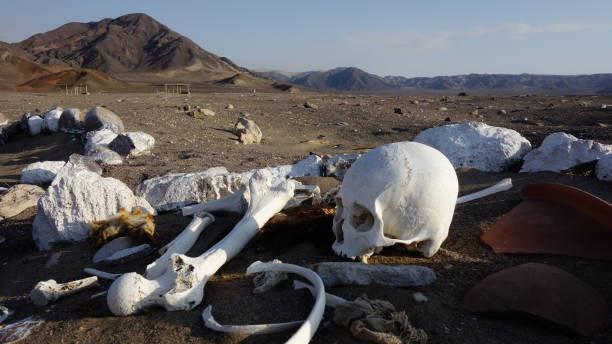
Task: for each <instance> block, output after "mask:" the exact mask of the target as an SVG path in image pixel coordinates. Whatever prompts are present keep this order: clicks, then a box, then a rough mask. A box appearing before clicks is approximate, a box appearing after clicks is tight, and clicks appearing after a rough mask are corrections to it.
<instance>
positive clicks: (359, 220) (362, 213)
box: [351, 203, 374, 232]
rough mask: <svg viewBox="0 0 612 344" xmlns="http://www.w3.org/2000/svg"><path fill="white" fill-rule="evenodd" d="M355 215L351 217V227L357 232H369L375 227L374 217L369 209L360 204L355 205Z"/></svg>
mask: <svg viewBox="0 0 612 344" xmlns="http://www.w3.org/2000/svg"><path fill="white" fill-rule="evenodd" d="M353 209H354V213H353V216H351V225H352V226H353V228H355V230H356V231H357V232H367V231H369V230H370V229H371V228H372V226H373V225H374V216H372V213H371V212H370V211H369V210H368V208H366V207H364V206H362V205H361V204H359V203H353Z"/></svg>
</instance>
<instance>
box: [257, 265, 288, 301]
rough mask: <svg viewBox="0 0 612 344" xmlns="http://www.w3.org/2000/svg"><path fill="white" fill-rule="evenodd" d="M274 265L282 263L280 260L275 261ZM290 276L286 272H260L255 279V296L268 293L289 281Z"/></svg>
mask: <svg viewBox="0 0 612 344" xmlns="http://www.w3.org/2000/svg"><path fill="white" fill-rule="evenodd" d="M273 262H274V263H282V262H281V261H280V260H278V259H274V260H273ZM288 278H289V276H288V275H287V274H286V273H284V272H277V271H264V272H260V273H258V274H256V275H255V277H253V284H254V285H255V288H254V289H253V294H261V293H265V292H266V291H268V290H270V289H272V288H274V286H276V285H277V284H279V283H280V282H282V281H284V280H286V279H288Z"/></svg>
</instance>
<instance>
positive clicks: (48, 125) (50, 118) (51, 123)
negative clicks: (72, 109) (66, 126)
mask: <svg viewBox="0 0 612 344" xmlns="http://www.w3.org/2000/svg"><path fill="white" fill-rule="evenodd" d="M62 112H64V109H62V108H61V107H59V106H56V107H54V108H52V109H51V110H49V111H47V112H45V113H44V114H43V120H44V125H43V128H44V129H47V130H48V131H50V132H52V133H57V132H58V131H59V119H60V117H61V116H62Z"/></svg>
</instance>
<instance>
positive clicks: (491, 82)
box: [257, 67, 612, 94]
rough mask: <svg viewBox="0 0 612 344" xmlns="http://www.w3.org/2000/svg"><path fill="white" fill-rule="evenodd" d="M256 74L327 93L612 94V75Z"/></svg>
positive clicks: (355, 70) (337, 70)
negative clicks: (415, 75) (410, 76)
mask: <svg viewBox="0 0 612 344" xmlns="http://www.w3.org/2000/svg"><path fill="white" fill-rule="evenodd" d="M257 73H258V74H259V75H261V76H264V77H267V78H269V79H272V80H277V81H281V82H289V83H293V84H297V85H302V86H306V87H310V88H313V89H317V90H326V91H357V92H381V91H386V92H389V91H391V92H415V91H416V92H418V91H452V92H461V91H467V92H470V91H472V92H479V93H487V92H492V93H495V92H512V93H550V94H572V93H575V94H592V93H610V90H611V89H612V74H592V75H538V74H467V75H455V76H437V77H431V78H428V77H420V78H406V77H402V76H385V77H380V76H377V75H374V74H370V73H366V72H364V71H362V70H360V69H358V68H354V67H349V68H335V69H332V70H329V71H315V72H304V73H288V72H282V71H258V72H257Z"/></svg>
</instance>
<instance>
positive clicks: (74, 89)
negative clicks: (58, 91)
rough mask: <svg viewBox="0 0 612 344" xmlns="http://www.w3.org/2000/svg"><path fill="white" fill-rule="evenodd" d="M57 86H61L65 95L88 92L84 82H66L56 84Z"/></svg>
mask: <svg viewBox="0 0 612 344" xmlns="http://www.w3.org/2000/svg"><path fill="white" fill-rule="evenodd" d="M58 87H61V88H62V89H63V90H64V93H65V94H66V95H70V94H74V95H80V94H84V95H86V94H89V91H88V90H87V85H86V84H82V85H68V84H63V85H58Z"/></svg>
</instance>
